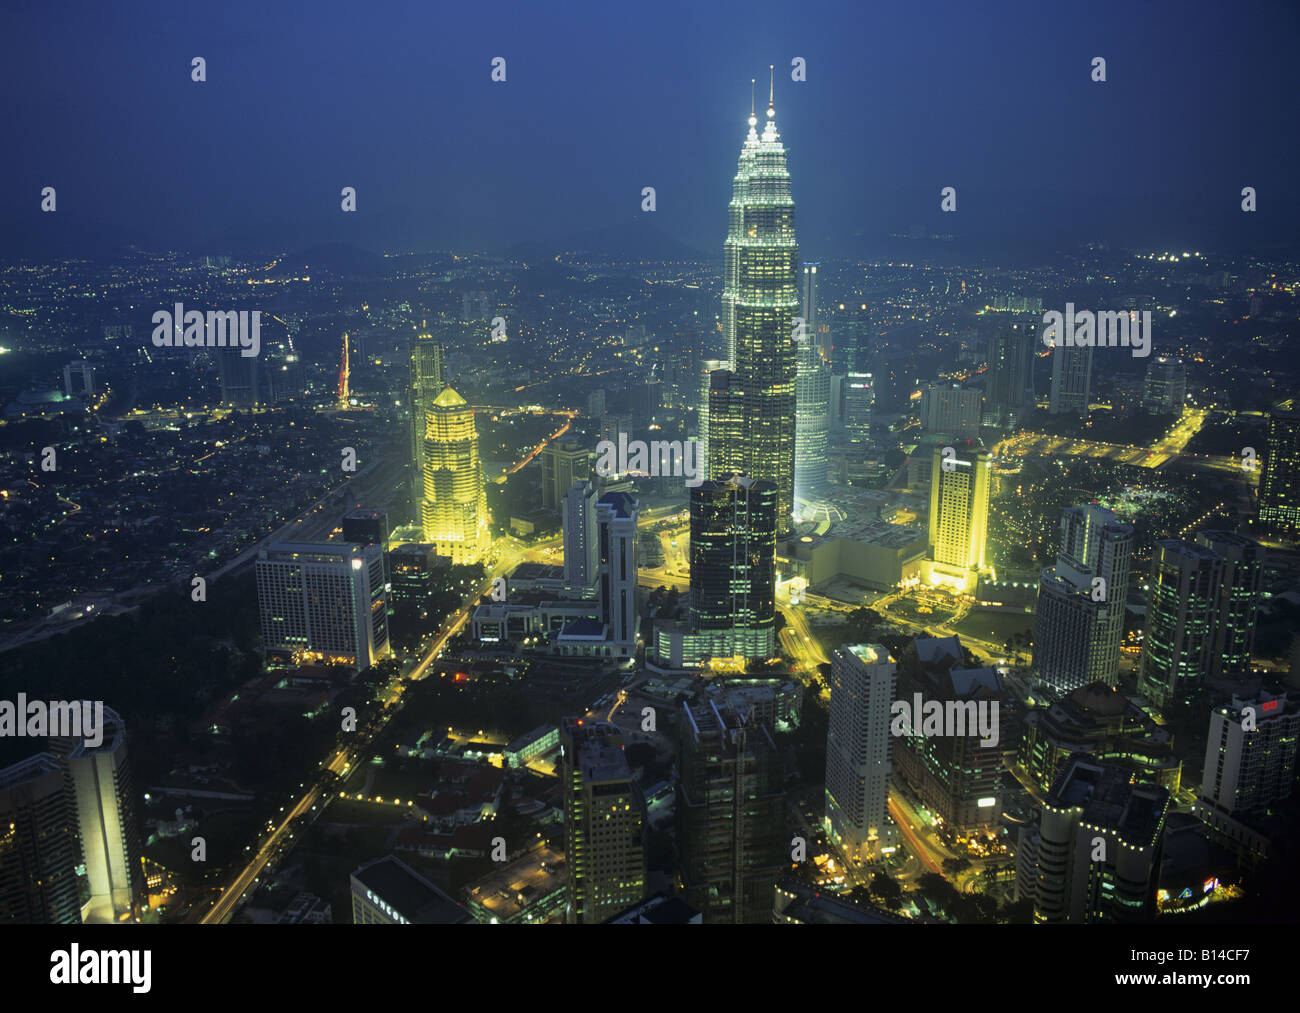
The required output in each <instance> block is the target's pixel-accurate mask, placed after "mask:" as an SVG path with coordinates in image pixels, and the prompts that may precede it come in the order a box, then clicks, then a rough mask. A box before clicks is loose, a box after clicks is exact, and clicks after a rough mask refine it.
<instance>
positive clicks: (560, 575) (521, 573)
mask: <svg viewBox="0 0 1300 1013" xmlns="http://www.w3.org/2000/svg"><path fill="white" fill-rule="evenodd" d="M510 578H511V580H563V579H564V567H563V566H562V565H560V564H559V563H520V564H519V565H518V566H516V567H515V569H514V572H513V573H512V574H511V575H510Z"/></svg>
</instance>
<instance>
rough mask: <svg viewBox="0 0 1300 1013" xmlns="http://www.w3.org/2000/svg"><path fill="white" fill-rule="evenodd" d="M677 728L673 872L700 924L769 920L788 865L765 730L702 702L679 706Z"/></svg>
mask: <svg viewBox="0 0 1300 1013" xmlns="http://www.w3.org/2000/svg"><path fill="white" fill-rule="evenodd" d="M677 728H678V751H677V769H678V771H679V773H678V782H677V829H678V843H679V850H678V854H679V855H680V856H681V858H680V860H679V863H678V868H679V870H680V873H679V875H680V879H681V885H682V892H683V894H684V896H685V898H686V902H687V903H688V904H690V905H691V906H692V907H695V908H698V909H699V911H700V912H701V913H702V915H703V921H704V923H705V924H710V923H711V924H715V925H716V924H724V923H732V924H741V923H768V924H770V923H771V921H772V889H773V887H774V886H775V885H776V881H777V877H778V876H779V875H780V872H781V869H782V867H783V866H785V865H786V863H787V862H788V861H789V853H788V852H787V850H786V849H787V840H786V837H785V835H784V834H783V833H782V831H783V830H784V829H785V791H784V783H783V781H784V774H783V765H782V762H781V752H780V750H779V749H778V748H777V745H776V743H775V742H774V741H773V739H772V735H771V732H769V731H768V728H767V725H765V724H764V723H763V722H761V721H755V720H753V719H752V717H751V716H747V715H745V714H742V713H740V712H739V711H737V710H735V709H733V708H732V707H730V706H728V705H726V704H722V705H719V703H718V702H716V701H713V700H710V701H706V702H705V703H702V704H698V705H695V706H692V705H690V704H683V705H682V709H681V713H680V715H679V720H678V723H677Z"/></svg>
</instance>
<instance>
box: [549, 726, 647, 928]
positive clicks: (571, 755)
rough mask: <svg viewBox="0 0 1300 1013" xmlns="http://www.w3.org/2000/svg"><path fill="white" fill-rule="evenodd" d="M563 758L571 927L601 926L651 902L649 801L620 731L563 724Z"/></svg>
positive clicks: (567, 911) (566, 854)
mask: <svg viewBox="0 0 1300 1013" xmlns="http://www.w3.org/2000/svg"><path fill="white" fill-rule="evenodd" d="M560 760H561V763H560V774H561V777H562V778H563V781H562V785H563V790H564V839H565V849H564V857H565V866H566V872H567V876H568V902H567V905H566V907H565V921H567V922H568V923H569V924H576V925H593V924H599V923H600V922H603V921H605V920H606V919H607V918H610V917H612V916H613V915H616V914H618V913H619V912H620V911H622V910H623V909H624V908H626V907H629V906H631V905H632V904H635V903H637V902H638V901H640V900H642V899H643V898H644V897H645V877H646V849H645V843H646V842H645V834H646V828H645V814H644V812H643V808H644V802H643V800H642V797H641V793H640V791H639V789H638V788H637V786H636V782H634V781H633V780H632V771H631V768H629V766H628V762H627V757H626V755H624V753H623V731H622V729H620V728H619V727H618V726H617V725H613V724H610V723H608V722H605V721H588V720H587V719H585V718H563V719H562V720H561V722H560Z"/></svg>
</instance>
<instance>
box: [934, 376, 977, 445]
mask: <svg viewBox="0 0 1300 1013" xmlns="http://www.w3.org/2000/svg"><path fill="white" fill-rule="evenodd" d="M980 402H981V397H980V392H979V391H978V390H975V389H974V388H973V387H972V388H965V387H961V386H960V385H958V384H932V385H931V386H929V387H927V388H926V389H925V390H924V391H922V392H921V425H922V426H923V427H924V428H925V429H926V431H927V432H931V433H951V434H952V435H953V436H955V437H957V438H958V439H962V440H973V439H975V438H977V437H978V436H979V434H980V421H981V414H980Z"/></svg>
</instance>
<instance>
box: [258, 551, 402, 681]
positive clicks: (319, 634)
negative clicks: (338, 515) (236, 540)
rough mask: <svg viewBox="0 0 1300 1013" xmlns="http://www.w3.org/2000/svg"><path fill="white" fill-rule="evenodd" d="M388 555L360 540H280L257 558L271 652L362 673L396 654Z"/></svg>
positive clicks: (260, 601)
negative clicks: (392, 641)
mask: <svg viewBox="0 0 1300 1013" xmlns="http://www.w3.org/2000/svg"><path fill="white" fill-rule="evenodd" d="M384 571H385V567H384V550H383V547H382V546H380V545H362V544H360V543H355V542H276V543H275V544H273V545H271V546H270V547H269V548H266V549H261V550H259V551H258V554H257V604H258V611H259V613H260V615H261V623H262V640H263V642H264V643H265V645H266V649H267V652H268V653H269V654H272V655H279V656H283V657H287V658H289V659H291V660H294V661H302V660H315V661H324V662H330V663H334V664H341V665H349V666H351V667H353V668H356V669H357V670H358V671H360V670H363V669H366V668H369V667H370V666H371V665H373V664H374V663H375V662H376V661H379V660H380V659H382V658H385V657H387V656H388V653H389V648H388V591H387V590H386V587H385V584H386V575H385V572H384Z"/></svg>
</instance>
